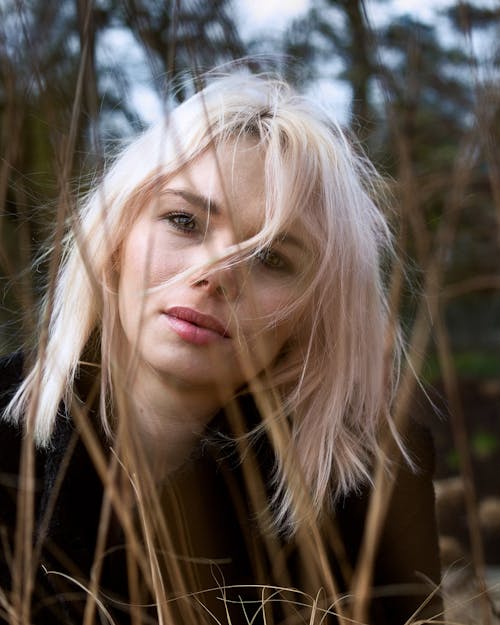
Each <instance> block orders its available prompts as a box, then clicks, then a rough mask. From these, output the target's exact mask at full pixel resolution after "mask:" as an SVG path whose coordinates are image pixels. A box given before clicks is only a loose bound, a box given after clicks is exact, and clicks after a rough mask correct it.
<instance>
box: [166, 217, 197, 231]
mask: <svg viewBox="0 0 500 625" xmlns="http://www.w3.org/2000/svg"><path fill="white" fill-rule="evenodd" d="M163 219H164V220H165V221H167V222H168V223H169V224H170V225H171V226H172V227H173V228H175V229H176V230H180V231H181V232H184V233H186V234H191V233H194V232H196V230H197V229H198V228H197V223H196V217H195V215H193V214H192V213H183V212H173V213H167V214H166V215H165V216H164V217H163ZM176 220H180V221H176ZM182 220H184V221H183V222H182Z"/></svg>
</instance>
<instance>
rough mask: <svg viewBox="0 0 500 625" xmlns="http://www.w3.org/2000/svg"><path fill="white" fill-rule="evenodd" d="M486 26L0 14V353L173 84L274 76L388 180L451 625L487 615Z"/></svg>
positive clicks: (398, 9) (489, 297)
mask: <svg viewBox="0 0 500 625" xmlns="http://www.w3.org/2000/svg"><path fill="white" fill-rule="evenodd" d="M499 18H500V8H499V5H498V3H497V2H494V1H489V2H487V1H480V0H477V1H476V2H455V1H445V0H440V1H439V2H438V1H433V2H431V1H429V2H427V1H424V0H422V1H421V2H410V1H404V0H397V1H396V0H393V1H391V0H366V1H365V2H364V1H362V0H288V1H287V0H267V1H266V0H254V1H250V0H246V1H243V0H240V1H239V2H237V1H236V0H235V1H233V2H231V1H230V0H212V1H210V2H208V1H202V0H94V1H92V0H57V1H56V0H48V1H42V0H0V120H1V137H0V145H1V161H0V297H1V299H0V354H6V353H9V352H11V351H13V350H15V349H19V348H20V347H21V346H22V345H23V344H24V343H25V340H26V337H28V336H30V333H31V332H32V329H33V326H34V323H35V316H34V312H35V309H36V302H37V300H38V297H39V294H40V293H41V292H42V290H43V288H44V286H45V285H46V284H47V282H48V277H47V276H48V275H50V270H51V258H52V256H51V254H49V253H48V252H47V250H49V246H50V241H51V237H52V240H57V237H58V236H59V235H60V233H61V232H59V234H57V233H56V234H54V224H61V223H62V220H61V216H62V217H64V218H68V217H69V216H70V215H71V213H72V211H74V210H75V207H76V197H77V196H78V195H79V194H80V193H83V192H85V191H86V190H87V189H88V188H89V187H90V186H91V185H92V184H93V181H94V180H95V177H96V175H97V176H98V173H99V171H100V170H101V168H102V167H103V165H104V163H105V162H106V159H107V158H109V155H111V154H112V153H113V151H114V150H115V149H116V147H117V146H119V145H120V144H121V142H122V141H123V140H126V139H127V138H129V137H130V136H132V135H134V134H135V133H137V132H138V131H140V130H141V129H142V128H144V127H145V126H146V125H147V124H148V123H150V122H151V121H153V120H155V119H157V118H159V117H160V116H161V115H162V112H163V111H164V110H165V107H166V105H167V104H169V103H172V102H173V101H175V100H177V101H180V100H182V99H184V98H185V97H186V96H188V95H189V94H190V93H191V90H192V89H193V86H192V85H193V82H191V83H190V82H189V80H187V79H188V78H190V77H191V78H192V77H195V78H196V77H198V76H199V75H200V73H202V72H203V71H206V70H208V69H211V68H213V67H214V66H217V65H221V64H224V63H228V62H231V61H233V60H234V59H239V58H242V57H245V56H249V57H250V60H249V61H248V65H249V66H250V67H251V68H253V69H255V70H270V71H279V72H280V73H281V74H282V75H283V76H284V77H285V78H287V79H288V80H290V81H291V82H292V83H294V84H295V85H297V86H298V87H299V88H300V89H301V90H304V91H306V92H309V93H311V94H312V95H313V96H314V97H315V98H317V99H319V100H320V101H321V102H322V103H323V105H324V106H325V107H326V108H327V109H328V110H329V111H330V112H331V113H332V114H333V115H334V116H335V117H337V119H338V120H339V121H340V122H341V123H342V124H343V125H345V126H346V127H348V128H349V129H350V130H351V131H352V133H353V136H356V137H357V138H358V140H359V141H360V143H361V145H362V147H363V148H364V150H366V152H367V153H368V155H369V156H370V158H371V159H372V160H373V161H374V162H375V164H376V166H377V167H378V169H379V170H380V171H381V173H382V174H383V175H384V176H385V177H386V178H387V180H388V184H389V188H390V192H391V204H392V209H391V213H390V220H391V223H392V224H393V228H394V232H395V240H396V244H397V247H398V252H399V255H400V259H401V260H400V263H399V264H398V265H397V266H394V267H392V268H391V271H390V272H389V276H388V285H389V288H390V292H391V302H392V304H391V305H392V310H393V311H394V312H395V313H396V315H395V320H397V321H398V323H400V325H401V326H402V328H403V332H404V335H405V339H406V344H407V358H408V360H407V362H408V363H409V364H410V368H411V369H413V370H414V372H415V376H416V378H418V379H419V380H420V383H419V384H415V385H414V388H413V389H412V391H411V392H412V398H411V402H410V405H411V412H412V414H413V415H414V416H415V417H416V418H418V419H420V420H422V421H424V422H425V423H427V424H428V425H429V427H430V428H431V429H432V431H433V433H434V436H435V440H436V489H437V495H438V513H439V521H440V531H441V536H442V541H441V542H442V559H443V568H444V570H446V571H450V575H448V576H447V577H446V578H445V585H446V584H447V585H448V587H449V590H450V592H451V591H454V592H455V593H458V594H461V596H462V597H463V596H469V595H470V597H471V600H470V602H469V601H468V599H467V601H466V603H467V605H469V606H472V607H471V616H468V617H466V616H464V612H463V609H461V610H460V614H459V615H458V616H457V618H458V617H460V619H461V621H460V622H466V619H467V618H470V619H472V620H470V622H483V621H482V620H477V621H475V620H474V619H475V618H478V619H481V618H482V617H479V616H477V615H476V616H475V615H474V614H475V613H474V609H475V608H474V600H473V599H472V597H473V596H474V595H475V594H477V593H479V594H482V595H483V597H484V596H485V583H486V584H488V585H489V587H490V597H491V601H492V602H493V605H492V606H491V608H492V616H491V618H492V619H494V618H495V609H496V610H497V615H498V603H497V607H496V608H495V606H494V602H495V601H497V600H498V585H496V584H498V583H499V582H500V575H499V573H498V572H499V570H500V569H499V566H500V479H499V467H500V291H499V288H500V157H499V153H498V148H497V142H498V138H499V135H500V82H499V73H500V47H499V41H500V36H499V35H500V19H499ZM194 83H196V80H195V81H194ZM190 85H191V86H190ZM45 252H47V253H45ZM416 378H415V379H416ZM468 562H472V566H469V567H467V566H465V565H466V563H468ZM485 580H486V581H485ZM467 593H469V594H467ZM478 609H479V608H478ZM478 614H479V612H478ZM483 614H484V612H483ZM467 622H469V621H467ZM492 622H493V621H492Z"/></svg>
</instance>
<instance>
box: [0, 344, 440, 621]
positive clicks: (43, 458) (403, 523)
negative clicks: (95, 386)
mask: <svg viewBox="0 0 500 625" xmlns="http://www.w3.org/2000/svg"><path fill="white" fill-rule="evenodd" d="M21 378H22V361H21V358H20V357H19V356H16V357H14V358H12V359H10V360H4V361H2V362H1V363H0V408H1V409H2V410H3V408H4V407H5V405H6V403H7V401H8V399H9V397H10V396H11V395H12V393H13V391H14V390H15V388H17V386H18V384H19V382H20V380H21ZM249 406H250V407H248V406H247V407H246V410H247V412H249V411H250V412H252V411H253V410H254V408H253V407H252V406H251V402H249ZM251 418H254V417H253V416H252V417H251ZM95 431H96V432H97V434H98V438H99V440H100V441H101V444H102V447H103V449H104V450H106V448H107V443H106V441H105V438H104V436H101V435H99V428H98V427H97V426H95ZM22 443H23V440H22V434H21V431H20V428H19V427H18V426H13V425H10V424H8V423H5V422H4V421H1V422H0V532H1V545H2V547H1V548H2V558H1V559H0V589H3V590H4V591H6V592H7V598H8V600H9V601H10V603H12V602H14V603H15V593H12V588H19V587H20V586H21V587H22V583H21V584H19V582H16V581H15V576H13V575H12V571H13V568H15V567H14V565H13V559H14V553H15V548H16V537H15V527H16V518H18V517H19V514H20V513H19V510H20V509H21V508H20V506H19V491H20V486H22V485H23V481H22V480H19V479H18V476H19V474H20V459H21V458H22V447H23V445H22ZM410 443H411V451H412V454H413V457H414V458H415V460H416V461H417V464H418V466H419V470H418V471H417V472H412V471H410V470H409V469H408V468H406V467H404V466H402V467H401V469H400V470H399V474H398V479H397V483H396V487H395V490H394V494H393V497H392V500H391V504H390V507H389V512H388V515H387V518H386V523H385V526H384V528H383V532H382V535H381V538H380V544H379V549H378V555H377V558H376V565H375V570H374V580H373V585H374V588H375V590H374V592H373V596H374V600H373V602H372V607H371V616H370V623H377V624H379V625H392V624H394V625H402V624H403V623H404V622H405V621H406V620H407V619H408V618H409V617H410V616H411V614H412V613H413V612H414V610H416V609H417V608H418V606H419V605H420V604H421V603H422V602H423V600H424V599H425V597H426V596H427V595H428V594H429V592H430V591H431V590H432V586H427V587H426V588H424V587H423V583H422V582H423V580H424V578H427V579H429V580H432V581H433V582H435V583H437V582H438V580H439V561H438V555H437V554H438V548H437V532H436V524H435V516H434V494H433V488H432V482H431V478H432V471H433V457H432V442H431V440H430V438H429V435H428V433H427V432H426V431H425V430H423V429H422V428H420V427H417V426H413V427H412V431H411V433H410ZM214 448H215V447H214V445H210V444H205V445H204V446H203V447H201V448H200V449H199V450H198V453H197V454H196V455H195V456H194V457H193V458H192V459H191V461H190V462H189V463H188V464H186V466H185V467H184V468H182V469H181V470H179V471H177V473H176V474H175V476H174V477H173V478H172V479H171V480H170V482H169V485H168V486H167V487H166V488H165V492H164V493H163V494H162V502H163V509H164V511H165V517H166V518H167V520H168V523H169V528H170V534H171V537H172V545H173V546H172V550H173V551H174V552H175V553H174V554H168V557H173V558H175V565H176V566H177V565H178V564H179V563H181V564H180V567H181V569H183V572H184V573H185V578H186V580H187V587H188V589H189V590H190V591H193V592H196V593H199V592H200V591H204V592H202V593H201V594H196V595H193V596H192V597H191V598H189V599H186V598H185V599H184V603H185V604H186V605H187V603H189V605H188V606H187V607H186V605H184V606H182V605H180V603H179V602H177V604H175V605H174V608H173V613H174V614H175V615H176V618H175V621H176V623H179V622H182V623H183V625H192V623H191V622H188V621H191V620H192V621H193V623H195V622H196V623H197V622H200V623H205V622H207V623H215V622H216V621H215V620H213V619H212V617H211V616H209V615H208V613H207V611H206V610H205V609H204V608H201V603H203V604H204V605H205V606H206V607H208V609H210V610H211V611H212V612H213V613H214V614H215V615H216V616H217V617H218V618H219V620H220V621H221V622H222V623H225V622H226V618H227V615H226V608H228V610H229V612H228V613H229V617H230V618H231V622H232V623H233V625H240V623H241V624H242V625H243V624H244V623H246V622H247V617H248V618H249V619H250V618H251V617H252V616H253V614H254V613H255V612H256V611H258V609H259V606H261V603H260V602H261V600H262V587H264V586H281V587H283V586H286V587H287V588H288V587H290V586H292V587H294V588H297V589H298V590H299V591H303V592H306V593H308V594H309V595H310V596H312V597H315V596H316V594H317V592H318V591H319V585H318V584H320V582H319V581H316V579H315V573H314V571H315V570H317V569H318V568H320V567H317V566H316V565H317V563H318V557H319V556H318V554H317V553H316V552H315V548H314V546H313V545H314V537H311V536H300V533H299V537H298V539H293V540H288V539H285V538H279V537H278V538H276V537H271V536H270V535H266V534H265V532H263V531H262V529H261V528H260V526H259V523H258V520H257V518H256V515H255V514H254V513H253V512H252V511H251V506H250V505H249V503H248V502H249V499H250V491H251V490H252V484H251V483H250V484H245V480H244V478H243V473H244V463H245V461H244V462H243V464H242V465H241V466H240V463H239V462H235V461H234V458H232V457H231V454H230V453H229V452H228V451H227V449H225V450H224V451H223V452H221V451H220V448H219V449H218V451H217V450H216V451H215V452H214ZM215 449H216V448H215ZM270 457H271V454H270V451H269V449H268V448H267V446H266V445H265V444H261V445H260V447H259V446H258V447H257V448H256V450H255V458H256V461H257V462H258V464H259V465H260V466H261V467H264V469H263V471H264V475H266V474H268V472H269V470H270V464H271V462H270ZM34 472H35V484H34V486H35V495H34V519H35V522H34V528H33V534H32V537H33V545H34V553H35V557H34V561H33V564H32V566H33V569H34V571H35V577H34V579H35V584H34V589H33V595H32V605H31V619H32V622H34V623H36V624H44V625H45V624H47V625H48V624H49V623H50V624H53V623H54V624H57V623H65V624H68V623H81V622H82V618H83V613H84V609H85V600H86V598H87V594H86V591H85V588H88V586H89V582H88V580H89V577H90V573H91V570H92V563H93V560H94V550H95V544H96V538H97V535H98V528H99V522H100V519H101V513H102V502H103V494H104V490H103V486H102V482H101V480H100V478H99V476H98V474H97V472H96V470H95V468H94V463H93V462H92V460H91V458H90V457H89V454H88V452H87V449H86V447H85V445H84V443H83V442H82V438H81V435H80V433H79V432H78V431H77V429H76V428H75V425H74V424H73V422H72V420H71V419H70V418H68V416H67V415H66V414H61V415H59V417H58V420H57V426H56V431H55V433H54V437H53V442H52V446H51V447H50V448H49V449H47V450H41V449H36V450H35V452H34ZM368 499H369V492H368V491H366V492H360V493H358V494H353V495H352V496H351V497H349V498H346V499H345V500H344V501H341V502H340V503H339V504H338V505H337V507H336V510H335V514H333V515H332V517H333V521H334V522H333V523H332V524H329V523H325V527H324V532H323V535H322V540H323V541H324V552H325V553H326V554H327V559H328V562H329V567H330V569H331V572H332V573H333V576H334V579H335V584H336V590H337V592H339V593H341V594H342V593H346V592H348V590H349V586H350V580H349V577H350V573H349V570H353V569H354V568H355V563H356V559H357V556H358V551H359V549H360V543H361V539H362V536H363V530H364V521H365V515H366V510H367V502H368ZM19 525H21V526H22V523H19V521H18V526H19ZM18 540H19V539H18ZM339 543H340V548H339ZM126 545H127V541H126V540H125V538H124V532H123V530H122V528H121V525H120V523H119V522H118V520H117V519H116V518H115V517H114V516H112V518H111V522H110V524H109V529H108V531H107V537H106V549H105V553H106V558H105V562H104V566H103V571H102V574H101V576H100V583H99V592H100V595H99V598H100V600H102V603H103V605H105V607H106V609H107V610H109V614H110V616H111V617H112V618H113V619H115V621H116V622H118V623H128V622H130V620H129V619H130V614H129V605H130V603H131V599H130V597H129V593H128V587H129V579H130V558H129V559H127V551H128V547H127V546H126ZM304 545H305V547H304ZM22 551H23V550H22V549H21V552H22ZM19 552H20V551H19V547H18V552H17V557H18V558H19ZM318 553H319V552H318ZM129 555H130V554H129ZM166 562H167V564H166V565H165V569H166V571H165V577H166V578H168V577H169V572H168V569H169V565H168V558H166ZM171 562H174V560H171ZM311 563H312V566H311ZM17 566H18V567H19V564H18V565H17ZM127 566H128V567H129V570H128V573H127ZM17 570H19V568H18V569H17ZM66 576H67V577H66ZM22 578H23V579H24V580H25V579H26V578H27V574H26V572H23V573H22ZM16 584H17V585H16ZM166 585H167V586H170V587H174V588H173V590H171V592H173V594H175V590H176V589H175V583H174V582H172V580H169V579H167V582H166ZM224 585H225V586H227V587H228V589H227V591H226V593H225V594H226V602H224V601H221V599H220V597H221V591H220V590H215V591H213V592H209V591H208V589H209V588H214V587H217V586H219V587H221V586H224ZM255 585H257V586H258V588H257V589H256V588H255ZM229 587H230V588H229ZM325 593H326V590H325V591H323V594H322V595H320V597H323V598H324V596H325ZM184 594H186V593H184ZM267 594H268V595H270V594H271V591H267ZM0 599H1V596H0ZM142 600H144V598H143V599H142ZM283 600H285V601H287V602H288V607H289V605H291V604H293V603H294V602H295V603H297V604H298V602H302V603H304V602H305V603H307V600H306V599H305V598H304V595H300V594H297V593H292V592H282V593H279V594H278V595H277V596H276V600H275V601H274V603H272V604H271V605H272V606H273V607H272V609H271V611H272V612H273V615H274V618H275V619H277V620H279V619H281V618H284V617H285V616H287V615H288V618H290V613H289V610H288V611H287V608H286V607H284V606H285V604H284V602H283ZM233 601H234V602H235V603H232V602H233ZM241 601H243V602H247V603H246V604H245V607H244V608H242V606H241ZM186 602H187V603H186ZM238 602H239V603H238ZM252 602H253V603H252ZM328 603H329V602H328V601H326V603H325V604H324V606H323V607H326V606H327V605H328ZM176 605H177V606H180V607H176ZM320 605H322V604H320ZM228 606H229V607H228ZM5 607H6V606H3V605H2V601H1V600H0V623H1V622H3V621H2V618H3V619H4V620H5V621H7V622H8V619H7V618H6V616H7V615H6V614H5ZM440 607H441V606H440V602H439V600H438V599H436V598H435V599H433V600H432V601H431V602H430V604H429V605H428V606H426V608H425V609H424V610H423V611H422V616H430V615H431V614H436V613H437V612H439V610H440ZM7 608H8V606H7ZM12 609H14V610H16V609H18V608H16V606H15V605H14V606H13V607H12ZM177 609H178V610H179V612H176V610H177ZM183 610H184V611H183ZM186 610H187V612H186ZM245 612H246V614H247V617H245ZM292 612H295V615H297V614H299V613H300V609H299V607H296V608H295V609H294V610H292ZM310 613H311V612H310V610H309V611H308V610H307V609H306V611H305V614H306V616H305V617H304V619H305V622H309V620H308V619H309V617H310ZM186 614H188V615H189V614H191V615H194V616H193V618H192V619H191V617H189V616H188V617H186ZM142 616H143V617H144V618H145V619H146V620H145V622H146V621H147V620H148V619H150V620H151V622H157V620H156V619H155V612H154V609H149V610H148V609H144V610H142ZM102 618H104V617H102ZM267 619H268V620H270V616H269V613H268V614H267ZM94 622H99V621H98V620H97V621H94ZM256 622H262V619H261V621H259V620H257V621H256ZM297 622H303V621H301V620H300V618H299V619H298V620H297ZM318 622H319V620H318ZM327 622H335V619H334V618H333V617H332V618H331V619H330V620H328V621H327Z"/></svg>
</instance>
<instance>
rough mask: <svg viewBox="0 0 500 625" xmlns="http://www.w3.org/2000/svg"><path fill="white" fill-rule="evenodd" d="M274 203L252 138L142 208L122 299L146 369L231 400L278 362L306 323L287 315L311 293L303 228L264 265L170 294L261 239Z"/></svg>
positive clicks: (217, 154)
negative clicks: (237, 247) (268, 201)
mask: <svg viewBox="0 0 500 625" xmlns="http://www.w3.org/2000/svg"><path fill="white" fill-rule="evenodd" d="M264 203H265V198H264V155H263V153H262V150H261V149H260V148H259V147H258V146H257V145H256V143H255V142H254V141H252V140H250V139H248V140H242V141H240V142H239V143H238V146H237V147H235V145H234V144H233V143H230V144H227V145H225V146H221V147H219V148H218V149H217V150H208V151H206V152H205V153H204V154H203V155H202V156H200V157H199V158H197V159H196V160H195V161H193V162H192V163H191V164H190V165H189V166H187V167H185V168H184V169H183V170H182V171H181V172H180V173H179V174H177V175H175V176H174V177H172V178H171V179H169V180H168V182H166V183H165V184H164V185H163V187H162V188H161V189H159V190H158V192H157V193H156V195H155V197H154V198H153V199H152V201H151V202H150V203H149V204H148V205H147V206H145V207H144V209H142V211H141V212H140V214H139V216H138V218H137V220H136V221H135V222H134V224H133V226H132V227H131V229H130V232H129V233H128V236H127V237H126V239H125V241H124V244H123V247H122V249H121V255H120V269H119V271H120V276H119V291H118V296H119V316H120V321H121V325H122V328H123V332H124V334H125V338H126V344H127V346H128V348H129V349H137V354H138V357H139V366H146V367H148V368H149V369H150V370H151V368H152V369H153V370H154V372H156V373H157V374H158V375H160V376H161V377H163V378H164V379H165V380H166V381H170V382H172V383H175V384H177V385H181V386H182V385H187V386H188V387H189V388H193V390H194V389H195V388H206V389H207V392H212V393H213V392H215V391H217V392H218V394H219V395H222V396H223V397H226V396H228V395H231V394H232V393H234V392H235V391H236V390H237V389H238V387H241V386H242V385H243V384H244V383H245V382H247V381H248V380H249V379H250V378H251V377H253V376H255V375H256V374H257V373H258V372H259V371H260V370H262V369H263V368H264V367H266V366H267V365H269V364H271V363H272V362H273V361H274V360H275V358H276V357H277V355H278V354H279V352H280V350H281V349H282V347H283V345H284V343H285V342H286V341H287V340H288V339H289V338H290V337H291V335H292V333H293V331H294V322H296V320H297V319H296V315H295V316H294V315H292V316H290V315H289V316H288V317H287V318H285V319H283V318H282V317H281V312H282V311H283V310H284V308H285V307H287V306H288V305H289V304H290V303H292V302H293V301H294V300H295V299H296V298H297V296H298V295H300V292H301V291H302V289H303V282H302V279H300V278H301V276H302V275H303V265H304V262H305V258H306V251H305V245H304V242H303V240H302V238H301V231H300V226H299V224H295V226H293V227H292V228H291V229H289V230H288V231H287V233H286V236H282V237H280V238H279V240H278V241H277V242H276V244H275V245H274V246H273V247H272V248H271V249H270V250H269V251H268V252H267V253H266V254H264V253H263V254H260V255H259V257H258V258H254V259H253V260H248V261H245V262H244V263H243V264H240V265H238V266H236V267H233V268H227V267H225V268H224V267H217V266H216V267H215V269H213V270H211V271H210V272H206V271H205V272H204V271H198V272H197V273H195V274H190V275H189V276H186V277H182V278H181V279H180V280H177V281H175V282H174V283H172V284H167V285H165V286H161V285H164V283H165V282H167V281H169V280H171V279H172V278H175V277H176V276H178V275H179V274H181V273H182V272H185V271H189V270H190V269H192V268H193V267H197V266H199V265H201V264H203V263H206V262H209V261H210V260H211V259H214V258H215V257H219V256H220V254H222V253H224V251H225V250H227V248H228V247H229V246H232V245H234V244H237V243H239V242H241V241H243V240H245V239H248V238H249V237H251V236H253V235H255V234H256V233H257V232H258V231H259V229H260V228H261V227H262V223H263V218H264ZM284 234H285V233H283V235H284ZM155 287H160V288H157V289H155ZM129 353H130V352H129ZM209 389H210V391H209Z"/></svg>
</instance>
